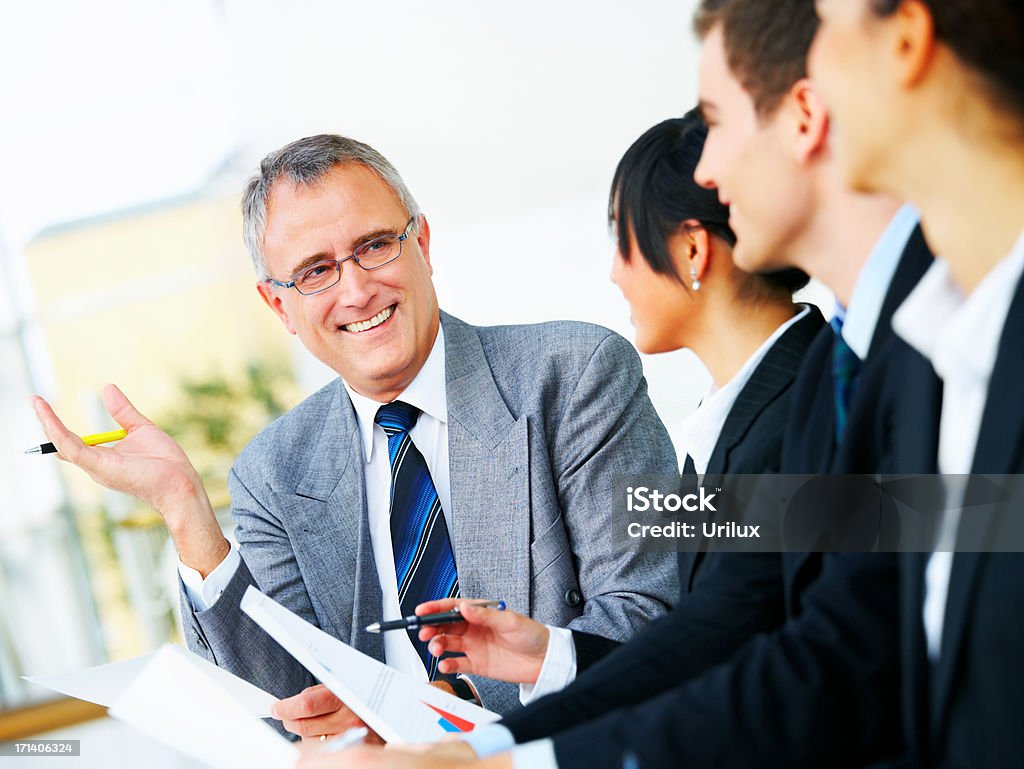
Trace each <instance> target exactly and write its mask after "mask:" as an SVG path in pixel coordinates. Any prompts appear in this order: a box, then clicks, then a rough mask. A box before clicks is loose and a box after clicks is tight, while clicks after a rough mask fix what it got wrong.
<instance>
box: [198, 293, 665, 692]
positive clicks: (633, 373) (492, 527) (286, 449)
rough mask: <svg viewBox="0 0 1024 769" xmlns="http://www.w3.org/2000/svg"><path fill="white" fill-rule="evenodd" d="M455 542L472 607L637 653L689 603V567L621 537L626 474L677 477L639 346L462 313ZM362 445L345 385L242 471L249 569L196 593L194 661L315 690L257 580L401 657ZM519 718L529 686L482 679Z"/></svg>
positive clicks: (595, 333)
mask: <svg viewBox="0 0 1024 769" xmlns="http://www.w3.org/2000/svg"><path fill="white" fill-rule="evenodd" d="M441 322H442V323H443V325H444V333H445V359H446V364H445V367H446V371H445V377H446V383H447V392H448V418H449V419H448V445H449V462H450V468H451V498H452V508H453V509H452V510H451V511H450V513H451V519H452V521H453V528H452V532H451V536H452V546H453V548H454V551H455V559H456V563H457V564H458V570H459V584H460V586H461V590H462V595H464V596H471V597H497V598H503V599H505V600H506V601H507V602H508V605H509V607H510V608H512V609H514V610H516V611H519V612H522V613H523V614H527V615H529V616H531V617H534V618H536V619H538V620H540V621H543V622H547V623H550V624H554V625H560V626H569V627H572V628H576V629H579V630H585V631H589V632H592V633H598V634H601V635H604V636H612V637H614V638H616V639H619V640H623V639H625V638H627V637H628V636H630V635H632V634H633V633H634V632H635V631H636V630H637V629H639V628H640V627H641V626H642V625H644V624H646V623H647V622H649V621H650V620H651V619H653V618H654V617H656V616H657V615H659V614H661V613H663V612H664V611H665V610H666V609H667V608H668V607H669V605H670V604H671V603H673V602H674V601H675V598H676V595H677V593H678V581H677V575H676V568H675V555H674V554H660V555H653V554H644V553H639V552H637V551H636V549H632V550H625V549H621V548H616V547H615V546H614V544H613V541H612V534H611V524H612V512H611V511H612V506H611V504H610V500H611V488H612V478H613V477H614V476H615V475H616V474H617V473H633V472H635V473H644V472H674V471H675V470H676V459H675V454H674V452H673V450H672V446H671V443H670V442H669V439H668V435H667V433H666V432H665V428H664V426H663V425H662V424H661V422H660V420H659V419H658V417H657V415H656V414H655V412H654V408H653V407H652V406H651V403H650V400H649V399H648V397H647V386H646V383H645V381H644V379H643V375H642V371H641V368H640V361H639V359H638V357H637V355H636V353H635V351H634V350H633V348H632V347H631V346H630V345H629V344H628V343H627V342H626V341H625V340H624V339H622V338H621V337H619V336H617V335H615V334H613V333H612V332H610V331H608V330H607V329H603V328H600V327H598V326H591V325H587V324H582V323H572V322H558V323H545V324H540V325H533V326H499V327H488V328H484V327H474V326H470V325H467V324H465V323H463V322H462V321H459V320H457V319H456V318H453V317H451V316H449V315H447V314H445V313H442V314H441ZM363 472H364V458H363V449H362V441H360V439H359V428H358V425H357V422H356V416H355V412H354V409H353V407H352V402H351V400H350V399H349V397H348V394H347V393H346V391H345V389H344V387H343V386H342V384H341V381H340V380H335V381H334V382H333V383H331V384H329V385H327V386H326V387H324V388H323V389H322V390H320V391H319V392H317V393H316V394H314V395H312V396H311V397H310V398H308V399H307V400H306V401H304V402H303V403H302V404H300V405H299V406H297V407H296V408H294V409H292V410H291V411H290V412H288V413H287V414H285V415H284V416H283V417H281V418H280V419H278V420H277V421H275V422H274V423H273V424H271V425H270V426H269V427H267V428H266V429H265V430H263V431H262V432H261V433H260V434H259V435H257V436H256V438H255V439H253V441H252V442H251V443H250V444H249V445H248V446H247V447H246V448H245V450H244V451H243V452H242V453H241V455H240V456H239V458H238V460H237V462H236V463H235V466H234V467H233V468H232V471H231V474H230V477H229V482H230V488H231V499H232V514H233V516H234V518H235V520H236V522H237V524H238V528H237V530H236V535H237V537H238V542H239V545H240V551H241V555H242V565H241V567H240V568H239V569H238V571H237V572H236V573H235V575H234V577H233V578H232V580H231V582H230V584H229V585H228V587H227V589H226V590H225V591H224V593H223V594H222V595H221V597H220V598H219V599H218V600H217V602H216V603H215V604H214V605H213V606H212V607H210V608H209V609H208V610H206V611H203V612H199V613H196V612H194V611H193V610H192V607H191V605H190V602H189V601H188V599H187V598H185V596H184V592H182V617H183V619H184V625H185V631H186V636H187V641H188V644H189V647H190V648H191V649H192V650H193V651H195V652H197V653H199V654H201V655H203V656H204V657H206V658H207V659H210V660H212V661H214V662H216V663H217V664H218V665H220V666H222V667H224V668H227V669H228V670H231V671H232V672H234V673H235V674H237V675H240V676H241V677H243V678H246V679H248V680H250V681H252V682H253V683H255V684H256V685H257V686H260V687H262V688H264V689H266V690H267V691H269V692H271V693H273V694H275V695H278V696H282V697H284V696H290V695H292V694H296V693H297V692H299V691H301V690H302V689H303V688H305V687H306V686H310V685H312V684H313V683H315V681H314V680H313V678H312V677H311V676H310V674H309V673H308V672H306V670H305V669H304V668H302V667H301V666H300V665H299V664H298V663H296V662H295V661H294V660H293V659H292V657H291V656H290V655H288V654H287V653H286V652H285V651H284V650H282V649H281V648H280V647H279V646H278V645H277V644H276V643H275V642H274V641H272V640H271V639H270V637H269V636H267V635H266V634H265V633H264V632H263V631H262V630H261V629H260V628H259V627H258V626H257V625H256V624H255V623H253V622H252V621H251V620H250V619H249V618H248V617H247V616H246V615H244V614H243V613H242V612H241V610H240V609H239V602H240V600H241V597H242V594H243V593H244V592H245V589H246V587H247V586H248V585H250V584H254V585H256V586H257V587H258V588H259V589H260V590H262V591H263V592H264V593H266V594H267V595H269V596H270V597H271V598H273V599H274V600H276V601H278V602H280V603H282V604H283V605H284V606H287V607H288V608H289V609H291V610H292V611H294V612H295V613H296V614H298V615H299V616H301V617H303V618H304V619H306V620H308V621H309V622H311V623H313V624H314V625H317V626H318V627H320V628H322V629H323V630H324V631H326V632H328V633H330V634H331V635H333V636H335V637H337V638H339V639H341V640H342V641H344V642H346V643H348V644H351V645H352V646H353V647H355V648H356V649H359V650H360V651H362V652H365V653H366V654H369V655H371V656H373V657H375V658H376V659H380V660H383V657H384V649H383V643H382V641H381V638H380V636H378V635H372V634H369V633H366V632H364V631H363V627H365V626H366V625H367V624H369V623H370V622H374V621H376V620H379V619H380V618H381V590H380V582H379V580H378V578H377V569H376V565H375V563H374V558H373V552H372V548H371V545H370V534H369V526H368V522H367V512H366V492H365V487H364V486H365V482H364V475H363ZM474 682H475V683H476V684H477V687H478V690H479V691H480V694H481V697H482V699H483V701H484V704H485V706H487V707H489V708H491V709H493V710H496V711H498V712H508V711H510V710H512V709H514V708H515V707H517V706H518V704H519V703H518V689H517V687H515V686H512V685H510V684H504V683H499V682H497V681H490V680H487V679H478V680H475V681H474Z"/></svg>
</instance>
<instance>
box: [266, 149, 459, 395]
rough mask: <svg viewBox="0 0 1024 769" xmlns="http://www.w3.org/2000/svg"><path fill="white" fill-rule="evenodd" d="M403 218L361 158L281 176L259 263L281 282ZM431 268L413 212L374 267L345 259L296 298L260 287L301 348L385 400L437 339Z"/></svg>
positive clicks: (423, 225) (426, 238) (340, 255)
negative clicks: (309, 180) (304, 178)
mask: <svg viewBox="0 0 1024 769" xmlns="http://www.w3.org/2000/svg"><path fill="white" fill-rule="evenodd" d="M408 221H409V218H408V214H407V213H406V211H405V209H404V208H403V206H402V204H401V202H400V201H399V199H398V196H397V195H396V194H395V193H394V191H393V190H392V189H391V188H390V187H389V186H388V185H387V184H386V183H385V182H384V181H383V180H381V178H380V177H379V176H377V175H376V174H375V173H374V172H373V171H371V170H370V169H369V168H367V167H366V166H363V165H361V164H356V163H349V164H345V165H339V166H336V167H335V168H334V169H332V170H331V171H330V172H329V173H327V174H326V175H325V176H324V177H323V178H322V179H321V180H320V181H319V182H318V183H316V184H315V185H312V186H301V187H300V186H296V185H295V184H294V183H293V182H291V181H290V180H288V179H281V180H279V181H277V182H276V183H275V184H274V186H273V187H272V188H271V191H270V197H269V200H268V203H267V227H266V233H265V235H264V240H263V252H264V257H265V259H266V264H267V269H268V271H269V273H270V275H271V277H273V278H275V279H277V280H281V281H287V280H289V279H290V278H291V276H292V275H293V274H295V272H296V271H298V270H299V269H301V268H302V267H305V266H308V265H309V264H310V263H312V262H315V261H319V260H321V259H339V260H340V259H344V258H345V257H346V256H348V255H349V254H351V253H352V252H353V251H355V249H356V248H358V247H359V246H360V245H362V244H363V243H365V242H367V241H368V240H371V239H373V238H375V237H380V236H381V235H386V234H395V235H398V234H401V233H402V232H403V231H404V230H405V227H406V224H407V223H408ZM432 274H433V270H432V268H431V266H430V230H429V227H428V226H427V222H426V219H425V218H423V217H421V218H420V221H419V222H418V226H417V225H414V227H413V229H412V230H410V233H409V238H408V239H407V240H406V241H405V242H404V243H403V244H402V255H401V256H400V257H399V258H398V259H396V260H395V261H393V262H391V263H390V264H387V265H385V266H384V267H381V268H380V269H377V270H373V271H370V272H368V271H366V270H363V269H362V268H361V267H359V266H358V265H356V264H355V263H354V261H353V260H349V261H347V262H345V264H344V265H343V266H342V273H341V280H340V281H339V282H338V283H337V285H335V286H333V287H331V288H329V289H327V290H326V291H323V292H321V293H318V294H313V295H310V296H303V295H301V294H299V293H298V291H296V290H295V289H294V288H288V289H285V288H275V287H273V286H271V285H270V284H268V283H261V284H259V291H260V294H262V296H263V298H264V300H265V301H266V302H267V304H268V305H270V307H271V308H272V309H273V310H274V311H275V312H276V313H277V315H278V316H279V317H280V318H281V321H282V322H283V323H284V325H285V328H287V329H288V331H289V332H290V333H292V334H296V335H298V337H299V339H300V340H302V343H303V344H304V345H305V346H306V348H307V349H308V350H309V351H310V352H312V353H313V354H314V355H315V356H316V357H317V358H319V359H320V360H321V361H323V362H324V363H325V364H327V365H328V366H330V367H331V368H332V369H334V371H336V372H338V374H339V375H341V377H342V379H344V380H345V381H346V382H347V383H348V384H349V386H351V387H352V388H353V389H354V390H355V391H356V392H359V393H361V394H362V395H365V396H367V397H369V398H373V399H374V400H378V401H381V402H385V401H390V400H392V399H394V398H395V397H397V396H398V394H399V393H401V392H402V390H404V389H405V388H406V387H407V386H408V385H409V383H410V382H412V380H413V379H414V378H415V377H416V375H417V374H418V373H419V371H420V369H421V368H422V367H423V364H424V362H425V361H426V359H427V356H429V355H430V350H431V347H432V346H433V344H434V339H435V338H436V336H437V329H438V324H439V316H438V306H437V295H436V294H435V292H434V284H433V281H432V280H431V275H432ZM367 321H369V322H370V323H367ZM359 329H362V330H359Z"/></svg>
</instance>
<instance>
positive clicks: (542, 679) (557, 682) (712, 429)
mask: <svg viewBox="0 0 1024 769" xmlns="http://www.w3.org/2000/svg"><path fill="white" fill-rule="evenodd" d="M810 311H811V310H810V308H809V307H804V308H803V309H801V310H800V312H798V313H797V314H796V315H794V316H793V317H792V318H790V319H789V320H787V321H786V322H785V323H783V324H782V325H781V326H779V327H778V328H777V329H775V331H774V332H773V333H772V335H771V336H770V337H768V339H767V340H766V341H765V342H764V344H762V345H761V346H760V347H758V348H757V350H756V351H755V352H754V354H753V355H751V356H750V357H749V358H748V359H747V361H746V362H745V363H744V364H743V366H742V367H741V368H740V370H739V371H738V372H736V374H735V376H733V378H732V379H730V380H729V381H728V382H727V383H726V384H725V385H724V386H723V387H717V386H715V385H714V384H713V383H712V385H711V389H710V390H709V391H708V393H707V395H705V396H704V398H703V400H701V402H700V405H699V406H697V408H696V410H694V411H693V412H692V413H691V414H690V415H689V416H688V417H686V419H685V420H684V421H683V425H682V428H681V430H680V432H679V437H680V439H681V443H682V446H683V448H685V450H686V453H687V454H688V455H689V456H690V458H691V459H692V460H693V465H694V467H695V468H696V469H697V473H698V475H701V476H703V475H704V473H705V472H707V469H708V461H709V460H710V459H711V453H712V452H713V451H714V449H715V444H716V443H718V436H719V435H720V434H721V432H722V427H723V426H724V425H725V420H726V418H727V417H728V416H729V412H730V411H732V407H733V404H735V403H736V398H737V396H739V394H740V392H742V390H743V388H744V387H746V385H747V382H748V381H750V377H751V376H752V375H753V373H754V370H755V369H756V368H757V367H758V366H759V365H760V364H761V361H762V360H764V356H765V355H767V354H768V351H769V350H770V349H771V348H772V345H774V344H775V343H776V342H777V341H778V339H779V337H781V336H782V335H783V334H785V333H786V332H787V331H788V330H789V329H790V327H791V326H792V325H793V324H794V323H796V322H797V321H799V320H800V319H801V318H803V317H804V316H805V315H807V314H808V313H809V312H810ZM548 630H549V631H550V635H549V636H548V648H547V651H546V653H545V655H544V662H543V664H542V666H541V669H540V673H539V674H538V676H537V682H536V683H534V684H520V685H519V701H520V702H522V703H523V704H524V705H526V704H528V703H530V702H533V701H534V700H536V699H539V698H541V697H543V696H544V695H546V694H550V693H552V692H557V691H559V690H560V689H564V688H565V687H566V686H568V685H569V684H570V683H572V682H573V681H574V680H575V679H576V646H575V644H574V643H573V641H572V631H570V630H568V629H566V628H556V627H551V626H548Z"/></svg>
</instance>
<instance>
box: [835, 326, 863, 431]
mask: <svg viewBox="0 0 1024 769" xmlns="http://www.w3.org/2000/svg"><path fill="white" fill-rule="evenodd" d="M832 330H833V331H834V332H835V335H836V338H835V339H834V340H833V343H832V393H833V397H834V398H835V409H836V443H837V444H839V443H842V442H843V435H844V434H845V433H846V418H847V417H848V416H849V414H850V402H851V401H852V400H853V391H854V389H855V388H856V386H857V376H858V375H859V374H860V365H861V359H860V358H858V357H857V353H855V352H854V351H853V350H851V349H850V345H848V344H847V343H846V340H845V339H843V334H842V330H843V321H842V320H840V319H839V318H838V317H834V318H832Z"/></svg>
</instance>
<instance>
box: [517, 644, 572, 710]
mask: <svg viewBox="0 0 1024 769" xmlns="http://www.w3.org/2000/svg"><path fill="white" fill-rule="evenodd" d="M575 679H576V645H575V644H574V643H573V640H572V631H571V630H569V629H568V628H564V627H551V626H550V625H549V626H548V648H547V650H546V651H545V652H544V663H543V664H542V665H541V666H540V673H539V674H538V675H537V682H536V683H533V684H519V701H520V702H521V703H523V704H524V705H529V704H530V703H531V702H533V701H534V700H537V699H540V698H541V697H543V696H544V695H546V694H551V693H552V692H557V691H560V690H562V689H564V688H565V687H566V686H568V685H569V684H571V683H572V682H573V681H574V680H575Z"/></svg>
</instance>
